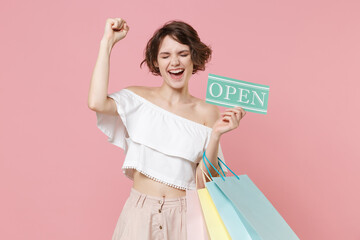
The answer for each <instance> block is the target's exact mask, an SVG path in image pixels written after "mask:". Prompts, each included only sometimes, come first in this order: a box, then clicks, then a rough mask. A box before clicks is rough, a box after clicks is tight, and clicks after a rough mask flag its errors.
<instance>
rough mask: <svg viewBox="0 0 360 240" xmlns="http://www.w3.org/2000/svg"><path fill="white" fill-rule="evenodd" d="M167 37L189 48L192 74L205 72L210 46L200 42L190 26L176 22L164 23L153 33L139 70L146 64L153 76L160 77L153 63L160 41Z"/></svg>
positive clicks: (155, 60)
mask: <svg viewBox="0 0 360 240" xmlns="http://www.w3.org/2000/svg"><path fill="white" fill-rule="evenodd" d="M167 35H170V36H171V37H172V38H173V39H174V40H176V41H178V42H179V43H181V44H185V45H188V46H189V48H190V54H191V60H192V62H193V64H194V67H193V72H192V74H194V73H196V72H197V71H204V70H205V64H206V63H208V62H209V61H210V59H211V54H212V50H211V48H210V46H207V45H206V44H204V43H203V42H201V41H200V38H199V36H198V33H197V32H196V30H195V29H194V28H193V27H192V26H190V25H189V24H187V23H185V22H183V21H176V20H173V21H169V22H166V23H165V24H164V25H163V26H162V27H161V28H159V29H158V30H156V31H155V33H154V35H153V36H152V37H151V38H150V40H149V41H148V43H147V45H146V48H145V51H144V55H145V59H144V60H143V61H142V62H141V63H140V68H141V67H142V65H143V64H144V63H146V65H147V66H148V67H149V70H150V72H151V73H152V74H153V75H156V76H160V75H161V74H160V70H159V68H158V67H156V66H155V64H154V63H155V62H157V56H158V52H159V47H160V44H161V41H162V40H163V39H164V38H165V37H166V36H167Z"/></svg>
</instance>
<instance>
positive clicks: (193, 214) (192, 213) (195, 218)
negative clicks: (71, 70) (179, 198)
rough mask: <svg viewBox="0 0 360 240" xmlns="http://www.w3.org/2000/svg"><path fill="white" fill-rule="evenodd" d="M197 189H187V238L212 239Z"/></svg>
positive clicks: (191, 239) (190, 239)
mask: <svg viewBox="0 0 360 240" xmlns="http://www.w3.org/2000/svg"><path fill="white" fill-rule="evenodd" d="M195 182H196V190H186V231H187V240H210V238H209V235H208V232H207V229H206V225H205V220H204V216H203V213H202V209H201V205H200V200H199V196H198V192H197V189H198V181H197V178H196V180H195Z"/></svg>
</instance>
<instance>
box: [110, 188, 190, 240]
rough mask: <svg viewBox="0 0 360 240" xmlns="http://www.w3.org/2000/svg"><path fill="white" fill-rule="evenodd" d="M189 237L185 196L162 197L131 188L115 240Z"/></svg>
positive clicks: (154, 239) (184, 238)
mask: <svg viewBox="0 0 360 240" xmlns="http://www.w3.org/2000/svg"><path fill="white" fill-rule="evenodd" d="M124 239H126V240H186V196H184V197H180V198H159V197H153V196H149V195H145V194H142V193H140V192H138V191H137V190H135V189H134V188H131V191H130V196H129V197H128V199H127V200H126V202H125V205H124V207H123V210H122V211H121V214H120V216H119V219H118V221H117V224H116V227H115V230H114V234H113V237H112V240H124Z"/></svg>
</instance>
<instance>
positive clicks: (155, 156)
mask: <svg viewBox="0 0 360 240" xmlns="http://www.w3.org/2000/svg"><path fill="white" fill-rule="evenodd" d="M128 31H129V26H128V24H127V23H126V21H125V20H123V19H121V18H110V19H107V21H106V26H105V33H104V36H103V38H102V40H101V44H100V50H99V56H98V59H97V62H96V65H95V68H94V71H93V76H92V79H91V85H90V90H89V103H88V104H89V108H90V109H92V110H93V111H95V112H96V116H97V126H98V127H99V128H100V130H101V131H103V132H104V133H105V134H106V135H107V136H108V141H109V142H111V143H113V144H114V145H116V146H119V147H121V148H123V149H124V150H125V153H126V157H125V161H124V164H123V167H122V169H123V172H124V174H125V175H126V176H127V177H129V178H130V179H132V180H133V187H132V189H131V192H130V196H129V198H128V199H127V201H126V203H125V205H124V207H123V210H122V212H121V214H120V217H119V219H118V222H117V225H116V228H115V231H114V234H113V240H119V239H131V240H132V239H141V240H144V239H171V240H176V239H186V222H185V221H186V218H185V212H186V190H187V189H196V187H197V186H195V178H196V176H201V171H199V167H201V168H202V169H205V167H204V166H203V162H202V161H201V159H202V153H203V152H204V151H205V152H206V156H207V158H208V159H209V160H210V161H211V162H212V163H213V164H214V165H215V166H218V164H217V156H220V158H221V159H222V157H223V156H222V153H221V148H220V137H221V135H222V134H224V133H226V132H228V131H231V130H233V129H235V128H237V127H238V125H239V122H240V120H241V118H242V117H243V116H244V115H245V111H244V110H243V109H242V108H241V107H236V108H231V109H226V111H225V112H224V113H220V112H219V109H218V107H217V106H215V105H212V104H208V103H206V102H205V101H204V100H202V99H198V98H196V97H194V96H192V95H190V93H189V89H188V83H189V80H190V78H191V76H192V74H194V73H196V72H197V71H199V70H204V69H205V64H206V63H207V62H208V61H209V59H210V57H211V49H210V48H209V47H208V46H206V45H205V44H204V43H202V42H201V41H200V38H199V37H198V34H197V32H196V31H195V30H194V29H193V28H192V27H191V26H190V25H189V24H186V23H184V22H181V21H172V22H168V23H166V24H165V25H164V26H163V27H162V28H160V29H158V30H157V31H156V32H155V33H154V35H153V37H152V38H151V39H150V40H149V42H148V44H147V47H146V52H145V59H144V61H143V62H142V63H141V65H142V64H143V63H146V64H147V66H148V67H149V69H150V71H151V72H152V73H153V74H154V75H158V76H161V77H162V79H163V83H162V85H161V86H160V87H145V86H129V87H127V88H124V89H122V90H120V91H118V92H115V93H112V94H109V95H108V94H107V92H108V89H107V86H108V75H109V57H110V52H111V49H112V47H113V46H114V45H115V44H116V43H117V42H118V41H120V40H121V39H123V38H124V37H125V36H126V35H127V33H128ZM212 171H213V174H214V175H216V174H215V173H216V172H215V170H212ZM201 180H202V178H201V177H199V178H198V181H199V187H203V186H204V183H203V182H202V181H201Z"/></svg>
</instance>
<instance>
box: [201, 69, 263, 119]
mask: <svg viewBox="0 0 360 240" xmlns="http://www.w3.org/2000/svg"><path fill="white" fill-rule="evenodd" d="M268 96H269V86H266V85H261V84H256V83H251V82H245V81H241V80H236V79H233V78H228V77H222V76H218V75H215V74H211V73H209V76H208V84H207V90H206V99H205V101H206V102H207V103H211V104H215V105H219V106H223V107H228V108H232V107H236V106H239V107H242V108H243V109H244V110H245V111H248V112H254V113H261V114H266V113H267V105H268Z"/></svg>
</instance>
